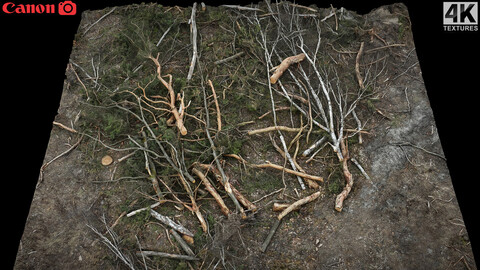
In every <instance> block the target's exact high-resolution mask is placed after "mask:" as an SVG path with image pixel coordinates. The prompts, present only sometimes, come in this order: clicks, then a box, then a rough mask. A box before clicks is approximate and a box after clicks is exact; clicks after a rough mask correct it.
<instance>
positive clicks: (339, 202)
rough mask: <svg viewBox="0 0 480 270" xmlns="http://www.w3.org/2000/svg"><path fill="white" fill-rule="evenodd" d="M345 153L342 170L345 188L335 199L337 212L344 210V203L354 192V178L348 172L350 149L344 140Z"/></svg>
mask: <svg viewBox="0 0 480 270" xmlns="http://www.w3.org/2000/svg"><path fill="white" fill-rule="evenodd" d="M340 146H341V148H342V152H343V156H344V159H343V160H342V170H343V177H344V178H345V187H344V188H343V190H342V192H340V194H338V195H337V198H336V199H335V210H337V211H338V212H341V211H342V209H343V201H344V200H345V199H346V198H347V196H348V194H349V193H350V191H351V190H352V186H353V176H352V174H351V173H350V171H349V170H348V164H347V161H348V159H349V158H348V149H347V148H346V146H345V141H344V140H342V142H341V144H340Z"/></svg>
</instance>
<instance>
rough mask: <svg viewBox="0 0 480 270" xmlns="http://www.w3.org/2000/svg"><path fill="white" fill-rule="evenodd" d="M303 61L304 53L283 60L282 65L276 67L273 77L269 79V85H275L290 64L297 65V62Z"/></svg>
mask: <svg viewBox="0 0 480 270" xmlns="http://www.w3.org/2000/svg"><path fill="white" fill-rule="evenodd" d="M303 59H305V54H304V53H301V54H298V55H294V56H290V57H287V58H285V59H284V60H283V61H282V63H281V64H280V65H279V66H278V67H277V69H276V70H275V72H274V73H273V75H272V76H271V77H270V83H272V84H275V83H277V81H278V79H279V78H280V76H282V74H283V72H285V70H287V68H288V67H289V66H290V65H291V64H295V63H299V62H301V61H303Z"/></svg>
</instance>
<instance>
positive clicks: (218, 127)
mask: <svg viewBox="0 0 480 270" xmlns="http://www.w3.org/2000/svg"><path fill="white" fill-rule="evenodd" d="M208 84H209V85H210V88H212V92H213V100H214V101H215V108H216V109H217V130H218V131H222V114H221V113H220V106H218V100H217V94H216V93H215V88H213V83H212V81H211V80H208Z"/></svg>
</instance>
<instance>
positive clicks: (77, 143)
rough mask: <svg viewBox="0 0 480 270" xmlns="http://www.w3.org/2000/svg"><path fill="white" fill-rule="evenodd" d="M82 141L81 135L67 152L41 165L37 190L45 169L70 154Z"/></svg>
mask: <svg viewBox="0 0 480 270" xmlns="http://www.w3.org/2000/svg"><path fill="white" fill-rule="evenodd" d="M82 139H83V134H82V136H81V137H80V139H78V141H77V142H76V143H75V144H74V145H72V146H71V147H70V148H68V149H67V150H65V151H64V152H62V153H61V154H60V155H58V156H56V157H54V158H53V159H51V160H50V161H48V162H47V163H45V164H43V165H42V167H40V177H39V178H38V183H37V188H38V186H39V185H40V183H42V181H43V172H44V171H45V169H46V168H47V167H48V166H49V165H50V164H52V163H53V162H54V161H55V160H57V159H59V158H61V157H63V156H65V155H66V154H68V153H70V152H71V151H72V150H73V149H75V148H76V147H77V146H78V145H79V144H80V142H81V141H82Z"/></svg>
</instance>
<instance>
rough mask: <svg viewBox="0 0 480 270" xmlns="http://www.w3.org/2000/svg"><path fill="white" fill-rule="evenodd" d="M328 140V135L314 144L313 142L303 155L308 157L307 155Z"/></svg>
mask: <svg viewBox="0 0 480 270" xmlns="http://www.w3.org/2000/svg"><path fill="white" fill-rule="evenodd" d="M326 140H327V137H326V136H324V137H322V138H321V139H320V140H318V141H316V142H315V143H314V144H312V145H311V146H310V147H308V148H307V150H305V151H303V153H302V156H304V157H306V156H308V155H310V153H311V152H313V150H315V148H317V147H319V146H320V145H322V143H324V142H325V141H326Z"/></svg>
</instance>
